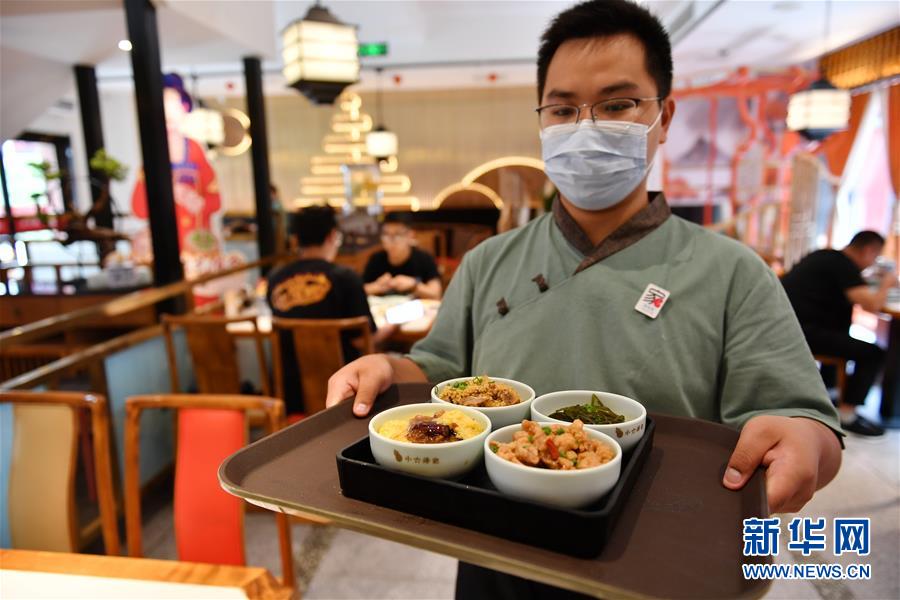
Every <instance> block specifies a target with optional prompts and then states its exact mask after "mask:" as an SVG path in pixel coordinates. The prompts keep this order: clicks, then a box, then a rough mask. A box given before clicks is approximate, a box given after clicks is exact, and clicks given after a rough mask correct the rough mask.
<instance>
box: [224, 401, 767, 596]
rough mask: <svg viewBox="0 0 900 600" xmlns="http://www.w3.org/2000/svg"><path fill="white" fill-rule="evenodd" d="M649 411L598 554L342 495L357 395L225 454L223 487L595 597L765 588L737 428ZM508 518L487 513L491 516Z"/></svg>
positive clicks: (752, 491) (360, 431)
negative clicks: (630, 476)
mask: <svg viewBox="0 0 900 600" xmlns="http://www.w3.org/2000/svg"><path fill="white" fill-rule="evenodd" d="M430 393H431V386H430V385H426V384H405V385H400V386H394V387H392V388H390V389H389V390H388V391H387V392H385V393H384V394H383V395H382V397H381V398H379V401H378V403H377V404H376V408H377V410H384V409H386V408H391V407H393V406H398V405H401V404H409V403H413V402H426V401H428V399H429V397H430ZM652 416H653V420H654V421H655V422H656V434H655V438H654V441H653V447H652V449H651V451H650V453H649V455H648V456H647V458H646V461H645V463H644V465H643V468H642V470H641V473H640V475H639V476H638V477H637V481H636V482H635V485H634V488H633V489H632V490H631V493H630V495H629V496H628V501H627V502H626V505H625V508H624V510H623V511H622V514H621V516H620V518H619V522H618V523H617V525H616V526H615V527H614V528H613V530H612V533H611V536H610V538H609V540H608V542H607V544H606V547H605V548H604V549H603V552H602V553H601V554H600V555H599V556H598V557H596V558H591V559H579V558H573V557H571V556H567V555H565V554H559V553H556V552H552V551H549V550H544V549H541V548H537V547H535V546H530V545H526V544H522V543H518V542H513V541H509V540H506V539H503V538H500V537H495V536H492V535H488V534H486V533H480V532H478V531H473V530H471V529H465V528H462V527H456V526H453V525H448V524H445V523H441V522H438V521H432V520H429V519H425V518H422V517H418V516H415V515H410V514H407V513H403V512H399V511H396V510H391V509H388V508H382V507H380V506H376V505H374V504H369V503H367V502H363V501H360V500H353V499H350V498H346V497H344V496H343V495H342V494H341V488H340V483H339V480H338V472H337V468H336V465H335V457H336V455H337V453H338V452H340V450H341V449H342V448H344V447H346V446H348V445H350V444H351V443H353V442H355V441H356V440H358V439H359V438H360V437H362V436H364V435H366V432H367V427H368V419H358V418H356V417H354V416H353V413H352V412H351V403H350V402H344V403H343V404H341V405H339V406H336V407H334V408H332V409H329V410H326V411H324V412H321V413H318V414H316V415H314V416H312V417H310V418H307V419H304V420H303V421H301V422H299V423H296V424H295V425H292V426H291V427H288V428H287V429H284V430H282V431H280V432H278V433H276V434H274V435H271V436H269V437H267V438H265V439H262V440H260V441H258V442H256V443H254V444H252V445H250V446H248V447H246V448H244V449H242V450H240V451H239V452H237V453H235V454H234V455H232V456H231V457H229V458H228V459H227V460H226V461H225V462H224V463H222V466H221V467H220V468H219V480H220V482H221V484H222V487H223V488H224V489H225V490H226V491H228V492H230V493H232V494H234V495H236V496H239V497H242V498H245V499H246V500H248V501H249V502H252V503H254V504H257V505H260V506H264V507H266V508H270V509H272V510H278V511H282V512H285V513H289V514H304V513H305V514H314V515H319V516H324V517H327V518H329V519H331V520H332V521H333V522H334V524H335V525H337V526H340V527H344V528H347V529H352V530H355V531H359V532H362V533H367V534H370V535H374V536H377V537H381V538H385V539H390V540H394V541H397V542H402V543H404V544H409V545H411V546H416V547H419V548H424V549H426V550H430V551H432V552H439V553H441V554H446V555H449V556H453V557H456V558H458V559H460V560H464V561H466V562H469V563H472V564H476V565H479V566H482V567H487V568H491V569H496V570H498V571H503V572H506V573H511V574H513V575H518V576H520V577H527V578H529V579H535V580H538V581H542V582H544V583H549V584H552V585H556V586H559V587H563V588H566V589H570V590H575V591H579V592H582V593H587V594H593V595H596V596H602V597H617V598H618V597H624V598H646V597H658V598H661V597H666V598H672V597H690V598H697V597H707V598H708V597H715V598H726V597H730V598H741V597H759V596H761V595H762V594H763V593H765V591H766V589H767V588H768V586H769V582H768V581H764V580H751V581H747V580H745V579H744V578H743V574H742V571H741V563H749V562H763V561H764V560H767V561H770V560H771V559H770V558H768V557H767V558H766V559H763V558H750V557H744V556H743V555H742V550H743V543H742V529H743V527H742V520H743V519H746V518H750V517H763V516H766V514H767V511H766V497H765V486H764V479H763V474H762V471H759V472H757V473H756V474H755V475H754V476H753V477H752V478H751V479H750V481H749V483H748V484H747V486H746V487H745V488H744V489H743V490H742V491H741V492H732V491H729V490H727V489H725V488H724V487H723V486H722V485H721V479H722V474H723V472H724V470H725V465H726V463H727V460H728V457H729V455H730V453H731V450H732V449H733V448H734V445H735V443H736V442H737V438H738V433H737V432H736V431H734V430H733V429H730V428H728V427H724V426H722V425H718V424H716V423H710V422H707V421H700V420H695V419H684V418H678V417H669V416H665V415H659V414H654V415H652ZM502 518H504V515H487V514H486V515H485V519H486V520H487V519H502ZM522 526H523V527H528V526H529V524H528V523H523V524H522ZM561 533H562V534H565V535H572V536H577V535H583V532H580V531H567V532H561ZM559 534H560V532H555V533H554V535H559Z"/></svg>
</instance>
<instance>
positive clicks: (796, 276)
mask: <svg viewBox="0 0 900 600" xmlns="http://www.w3.org/2000/svg"><path fill="white" fill-rule="evenodd" d="M883 248H884V238H883V237H881V236H880V235H879V234H877V233H875V232H874V231H862V232H860V233H857V234H856V235H855V236H854V237H853V240H851V242H850V245H849V246H847V247H846V248H844V249H843V250H817V251H816V252H813V253H812V254H809V255H808V256H806V257H805V258H804V259H803V260H801V261H800V262H799V263H797V264H796V265H795V266H794V268H793V269H791V271H790V273H788V274H787V275H785V276H784V278H783V279H782V283H783V284H784V289H785V291H786V292H787V295H788V298H790V300H791V304H792V305H793V307H794V311H795V312H796V313H797V319H798V320H799V321H800V326H801V327H802V328H803V333H804V335H805V336H806V341H807V343H808V344H809V347H810V349H811V350H812V352H813V354H824V355H829V356H837V357H840V358H844V359H847V360H852V361H853V362H854V363H855V367H854V370H853V375H852V376H851V377H850V378H849V379H848V382H847V389H846V390H845V392H844V400H845V405H844V406H841V407H840V408H841V417H842V419H843V423H842V424H843V427H844V429H846V430H847V431H850V432H853V433H857V434H860V435H869V436H877V435H882V434H883V433H884V429H883V428H882V427H880V426H878V425H876V424H874V423H872V422H870V421H869V420H868V419H865V418H863V417H861V416H858V415H856V412H855V407H856V406H859V405H861V404H863V402H865V399H866V396H867V395H868V393H869V388H871V387H872V384H873V383H874V382H875V379H876V378H877V377H878V373H879V372H880V371H881V367H882V364H883V363H884V351H883V350H881V348H879V347H878V346H876V345H875V344H868V343H866V342H863V341H860V340H857V339H855V338H852V337H850V334H849V329H850V323H851V321H852V317H853V305H854V304H859V305H860V306H861V307H862V308H863V309H865V310H868V311H871V312H877V311H879V310H881V308H882V307H883V306H884V303H885V300H886V298H887V293H888V290H889V289H890V288H891V286H893V285H894V284H895V283H896V277H895V276H894V273H893V272H887V273H884V274H883V275H882V278H881V282H880V285H879V287H878V289H877V290H872V289H870V288H869V286H867V285H866V282H865V281H864V280H863V278H862V275H861V273H862V271H863V270H865V269H867V268H868V267H870V266H871V265H872V264H874V263H875V259H876V258H878V255H879V254H881V251H882V249H883Z"/></svg>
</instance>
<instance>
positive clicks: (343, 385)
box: [325, 354, 428, 417]
mask: <svg viewBox="0 0 900 600" xmlns="http://www.w3.org/2000/svg"><path fill="white" fill-rule="evenodd" d="M413 382H418V383H427V382H428V377H426V376H425V373H424V372H423V371H422V369H420V368H419V366H418V365H417V364H416V363H414V362H413V361H411V360H410V359H408V358H401V357H399V356H398V357H390V356H388V355H387V354H369V355H368V356H363V357H362V358H358V359H356V360H354V361H353V362H352V363H350V364H349V365H345V366H344V367H342V368H341V370H339V371H338V372H336V373H335V374H334V375H332V376H331V379H329V380H328V397H327V398H325V406H327V407H329V408H330V407H332V406H334V405H335V404H339V403H341V402H343V401H344V400H346V399H347V398H350V397H351V396H354V395H355V396H356V398H355V399H354V401H353V414H355V415H356V416H357V417H364V416H366V415H367V414H369V411H370V410H372V404H374V403H375V397H376V396H378V394H380V393H382V392H384V391H385V390H386V389H388V388H389V387H390V386H391V384H393V383H413Z"/></svg>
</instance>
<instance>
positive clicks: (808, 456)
mask: <svg viewBox="0 0 900 600" xmlns="http://www.w3.org/2000/svg"><path fill="white" fill-rule="evenodd" d="M840 465H841V446H840V442H838V439H837V436H836V435H835V434H834V432H833V431H831V429H829V428H828V427H827V426H825V425H824V424H822V423H820V422H818V421H814V420H812V419H806V418H803V417H779V416H774V415H763V416H759V417H754V418H752V419H750V420H749V421H747V423H746V424H745V425H744V428H743V429H742V430H741V437H740V439H738V443H737V446H735V449H734V452H733V453H732V454H731V458H730V459H729V460H728V467H727V468H726V469H725V477H724V478H723V480H722V484H723V485H724V486H725V487H727V488H728V489H731V490H739V489H741V488H742V487H744V484H746V483H747V481H748V480H749V479H750V477H751V476H752V475H753V473H754V471H756V469H757V467H760V466H762V467H765V468H766V495H767V496H768V499H769V512H770V513H780V512H797V511H799V510H800V509H801V508H803V506H804V505H805V504H806V503H807V502H808V501H809V500H810V499H811V498H812V497H813V494H814V493H815V491H816V490H818V489H820V488H822V487H824V486H825V484H827V483H828V482H829V481H831V480H832V479H833V478H834V476H835V475H837V472H838V469H839V468H840Z"/></svg>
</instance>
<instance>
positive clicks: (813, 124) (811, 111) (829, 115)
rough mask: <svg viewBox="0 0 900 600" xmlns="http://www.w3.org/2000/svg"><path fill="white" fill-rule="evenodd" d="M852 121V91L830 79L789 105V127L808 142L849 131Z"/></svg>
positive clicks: (828, 23) (796, 96) (828, 13)
mask: <svg viewBox="0 0 900 600" xmlns="http://www.w3.org/2000/svg"><path fill="white" fill-rule="evenodd" d="M830 28H831V0H829V1H828V2H827V3H826V4H825V48H826V49H827V48H828V47H829V34H830ZM849 121H850V92H849V91H848V90H841V89H838V88H836V87H834V86H833V85H831V83H830V82H829V81H828V80H827V79H819V80H818V81H815V82H813V83H812V85H810V86H809V88H807V89H805V90H803V91H802V92H797V93H796V94H793V95H792V96H791V99H790V100H789V102H788V115H787V126H788V129H790V130H791V131H796V132H798V133H800V135H802V136H803V137H805V138H806V139H808V140H824V139H825V138H827V137H828V136H829V135H831V134H832V133H835V132H836V131H841V130H843V129H846V128H847V123H848V122H849Z"/></svg>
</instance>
